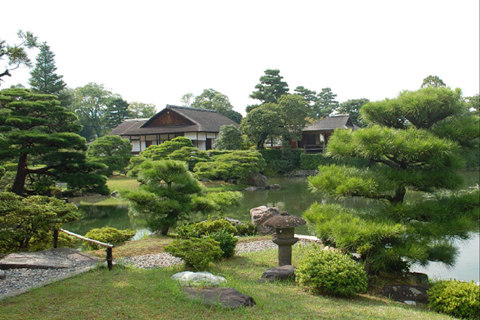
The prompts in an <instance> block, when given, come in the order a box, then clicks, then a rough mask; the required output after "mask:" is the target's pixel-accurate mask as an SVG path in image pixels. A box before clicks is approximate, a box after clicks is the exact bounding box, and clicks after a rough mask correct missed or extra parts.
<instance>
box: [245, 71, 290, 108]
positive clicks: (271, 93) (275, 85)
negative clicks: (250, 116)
mask: <svg viewBox="0 0 480 320" xmlns="http://www.w3.org/2000/svg"><path fill="white" fill-rule="evenodd" d="M255 89H256V90H255V91H253V92H252V94H251V95H250V98H252V99H255V100H260V101H261V103H267V102H272V103H276V102H277V100H278V99H279V98H280V97H281V96H282V95H284V94H288V91H289V89H288V84H287V83H286V82H285V81H283V77H282V76H281V75H280V70H278V69H267V70H265V74H264V75H263V76H261V77H260V83H259V84H257V85H256V86H255ZM253 109H254V107H252V108H249V110H247V112H249V111H251V110H253Z"/></svg>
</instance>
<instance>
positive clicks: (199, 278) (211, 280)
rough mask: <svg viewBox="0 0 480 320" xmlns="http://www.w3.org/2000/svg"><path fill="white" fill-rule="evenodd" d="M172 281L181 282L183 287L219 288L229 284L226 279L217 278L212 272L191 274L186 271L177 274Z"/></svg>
mask: <svg viewBox="0 0 480 320" xmlns="http://www.w3.org/2000/svg"><path fill="white" fill-rule="evenodd" d="M172 280H176V281H178V282H180V285H182V286H188V287H198V286H202V287H217V286H219V285H220V284H221V283H224V282H227V279H225V278H224V277H220V276H216V275H213V274H211V273H210V272H191V271H184V272H179V273H175V274H174V275H173V276H172Z"/></svg>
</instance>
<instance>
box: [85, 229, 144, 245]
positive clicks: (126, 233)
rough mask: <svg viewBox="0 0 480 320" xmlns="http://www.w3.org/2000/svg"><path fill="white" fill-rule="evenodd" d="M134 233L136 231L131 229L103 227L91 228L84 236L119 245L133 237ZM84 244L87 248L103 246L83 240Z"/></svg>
mask: <svg viewBox="0 0 480 320" xmlns="http://www.w3.org/2000/svg"><path fill="white" fill-rule="evenodd" d="M135 233H136V231H135V230H131V229H126V230H119V229H116V228H113V227H103V228H94V229H91V230H90V231H88V232H87V233H86V234H85V237H86V238H89V239H92V240H98V241H101V242H105V243H109V244H113V245H119V244H122V243H124V242H125V241H128V240H130V239H131V238H133V237H134V236H135ZM84 245H85V247H86V248H87V249H88V250H98V249H102V248H103V247H102V246H99V245H97V244H95V243H91V242H85V243H84Z"/></svg>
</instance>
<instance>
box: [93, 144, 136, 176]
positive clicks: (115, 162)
mask: <svg viewBox="0 0 480 320" xmlns="http://www.w3.org/2000/svg"><path fill="white" fill-rule="evenodd" d="M131 152H132V144H131V143H130V141H128V140H127V139H122V137H120V136H104V137H100V138H98V139H97V140H95V141H93V142H92V143H91V144H90V145H89V146H88V150H87V157H88V159H90V160H92V161H94V162H98V163H103V164H104V165H105V166H106V167H107V168H106V169H105V171H104V173H105V175H106V176H111V175H112V174H113V172H114V171H118V172H122V173H125V172H126V168H127V165H128V162H129V160H130V158H131V156H132V154H131Z"/></svg>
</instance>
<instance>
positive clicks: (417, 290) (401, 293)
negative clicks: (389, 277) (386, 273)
mask: <svg viewBox="0 0 480 320" xmlns="http://www.w3.org/2000/svg"><path fill="white" fill-rule="evenodd" d="M428 289H429V288H428V287H427V286H410V285H405V284H402V285H389V286H384V287H383V295H384V296H385V297H388V298H390V299H392V300H395V301H400V302H404V303H406V304H412V305H413V304H414V302H415V303H418V302H421V303H428V295H427V290H428Z"/></svg>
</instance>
